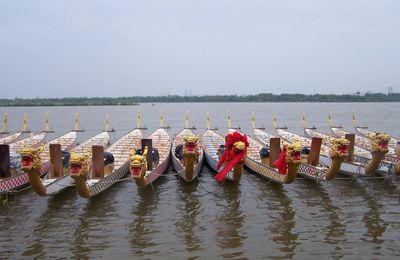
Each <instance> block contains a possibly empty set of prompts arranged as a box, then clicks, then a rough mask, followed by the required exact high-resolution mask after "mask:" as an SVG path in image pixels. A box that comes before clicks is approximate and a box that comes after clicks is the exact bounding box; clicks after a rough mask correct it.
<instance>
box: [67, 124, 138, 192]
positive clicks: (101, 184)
mask: <svg viewBox="0 0 400 260" xmlns="http://www.w3.org/2000/svg"><path fill="white" fill-rule="evenodd" d="M141 139H142V133H141V130H140V129H135V130H133V131H130V132H128V133H127V134H125V135H124V136H122V137H121V138H120V139H118V140H117V141H116V142H115V143H113V144H112V145H111V146H110V147H109V148H108V149H107V150H106V154H108V155H109V156H108V157H106V158H104V154H105V153H104V147H103V146H99V145H95V146H93V147H92V160H91V161H92V165H93V167H92V170H90V168H89V157H90V156H89V154H79V153H76V154H72V156H71V159H70V176H71V177H72V178H73V179H74V180H75V186H76V189H77V191H78V194H79V195H80V196H81V197H84V198H91V197H94V196H96V195H98V194H100V193H102V192H104V191H105V190H106V189H108V188H110V187H111V186H112V185H113V184H115V183H116V182H118V181H119V180H120V179H122V178H123V177H124V176H125V175H126V174H127V172H128V170H129V155H130V149H131V148H133V149H135V150H136V149H138V148H139V147H140V142H141Z"/></svg>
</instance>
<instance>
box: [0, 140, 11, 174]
mask: <svg viewBox="0 0 400 260" xmlns="http://www.w3.org/2000/svg"><path fill="white" fill-rule="evenodd" d="M8 177H11V167H10V146H9V145H8V144H1V145H0V178H8Z"/></svg>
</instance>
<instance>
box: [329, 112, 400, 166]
mask: <svg viewBox="0 0 400 260" xmlns="http://www.w3.org/2000/svg"><path fill="white" fill-rule="evenodd" d="M328 126H329V128H330V129H331V131H332V133H333V136H335V137H342V138H344V137H345V136H346V135H354V144H355V147H357V149H356V148H355V155H356V156H358V157H360V158H358V160H360V161H361V162H364V163H366V164H367V163H369V162H368V160H369V161H373V162H375V163H376V164H377V168H376V169H375V170H377V171H378V172H379V173H386V172H388V171H389V169H392V168H395V167H396V166H397V165H399V164H400V159H399V158H398V157H397V156H396V151H395V148H394V147H390V146H389V141H390V139H391V138H390V136H389V135H388V134H385V133H377V134H371V135H370V136H368V137H363V136H360V135H355V134H353V133H351V132H349V131H346V130H344V129H343V127H342V126H333V125H332V116H331V114H330V113H329V114H328ZM357 150H363V153H364V154H365V155H364V154H359V152H357ZM378 162H379V163H378Z"/></svg>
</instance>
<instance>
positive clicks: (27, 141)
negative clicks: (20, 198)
mask: <svg viewBox="0 0 400 260" xmlns="http://www.w3.org/2000/svg"><path fill="white" fill-rule="evenodd" d="M45 137H46V133H45V132H42V133H39V134H37V135H34V136H32V137H28V138H24V139H21V140H19V141H16V142H14V143H11V144H10V145H9V151H10V153H18V152H19V151H20V150H21V149H22V148H23V147H24V146H25V145H27V146H39V145H41V144H42V143H43V140H44V138H45ZM15 170H16V175H15V176H10V177H7V178H4V179H0V195H1V194H5V193H6V192H8V191H12V192H15V191H18V190H21V189H23V188H25V187H27V186H29V177H28V174H27V173H24V172H22V171H20V169H15ZM49 170H50V163H43V164H42V166H41V169H40V177H43V176H44V175H45V174H46V173H47V172H48V171H49Z"/></svg>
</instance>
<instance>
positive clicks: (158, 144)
mask: <svg viewBox="0 0 400 260" xmlns="http://www.w3.org/2000/svg"><path fill="white" fill-rule="evenodd" d="M148 139H151V141H152V142H151V145H152V149H156V151H157V152H158V157H159V161H158V163H157V165H156V166H154V165H152V166H153V167H155V168H153V169H152V170H150V171H146V173H143V175H141V176H139V177H133V179H134V180H135V181H136V183H137V184H138V186H140V187H141V188H145V187H146V186H148V185H150V184H151V183H153V182H154V181H156V180H157V179H158V178H159V177H160V176H161V175H162V174H163V173H164V172H165V171H166V170H167V168H168V165H169V162H170V160H171V139H170V136H169V134H168V133H167V132H166V131H165V129H163V128H159V129H158V130H156V131H155V132H154V133H152V134H151V135H150V136H149V137H148ZM143 145H145V144H143V143H142V150H143ZM150 158H151V159H154V158H153V156H150ZM146 163H148V162H146Z"/></svg>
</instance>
